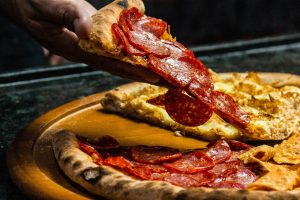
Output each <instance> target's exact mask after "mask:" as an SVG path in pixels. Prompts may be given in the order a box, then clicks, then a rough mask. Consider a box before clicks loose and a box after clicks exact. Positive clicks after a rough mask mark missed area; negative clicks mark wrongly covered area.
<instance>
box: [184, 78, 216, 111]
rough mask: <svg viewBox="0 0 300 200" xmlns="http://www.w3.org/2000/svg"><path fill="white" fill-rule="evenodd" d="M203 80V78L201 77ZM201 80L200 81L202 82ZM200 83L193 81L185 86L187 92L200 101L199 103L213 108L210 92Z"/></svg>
mask: <svg viewBox="0 0 300 200" xmlns="http://www.w3.org/2000/svg"><path fill="white" fill-rule="evenodd" d="M203 79H205V76H203ZM203 79H202V80H203ZM201 82H202V81H200V79H199V80H197V79H194V80H192V81H191V82H190V83H189V85H188V86H187V90H188V92H189V93H191V94H192V95H193V96H195V98H197V99H199V100H201V102H203V103H205V104H206V105H207V106H209V107H211V108H213V101H212V98H211V94H212V90H211V89H209V88H206V87H205V85H203V84H202V83H201Z"/></svg>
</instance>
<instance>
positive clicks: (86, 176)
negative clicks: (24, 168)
mask: <svg viewBox="0 0 300 200" xmlns="http://www.w3.org/2000/svg"><path fill="white" fill-rule="evenodd" d="M52 147H53V151H54V155H55V158H56V160H57V162H58V165H59V166H60V168H61V169H62V171H63V172H64V173H65V174H66V175H67V176H68V177H69V178H70V179H71V180H72V181H74V182H76V183H77V184H79V185H80V186H82V187H83V188H85V189H86V190H87V191H89V192H91V193H94V194H97V195H100V196H103V197H105V198H108V199H120V200H123V199H124V200H138V199H143V200H154V199H155V200H160V199H161V200H175V199H177V200H178V199H189V200H204V199H225V200H226V199H228V200H235V199H249V200H260V199H264V200H266V199H273V200H275V199H278V200H279V199H287V200H289V199H291V200H292V199H293V200H294V199H298V198H300V192H296V191H292V192H284V191H249V190H237V189H212V188H203V187H200V188H188V189H185V188H181V187H178V186H174V185H172V184H170V183H167V182H163V181H144V180H137V179H134V178H132V177H130V176H128V175H126V174H124V173H122V172H120V171H117V170H115V169H113V168H111V167H109V166H99V165H96V164H95V163H93V161H92V159H91V157H90V156H88V155H87V154H85V153H84V152H82V151H81V150H80V149H79V145H78V142H77V139H76V136H75V135H74V134H73V133H71V132H69V131H60V132H57V133H56V134H54V135H53V140H52Z"/></svg>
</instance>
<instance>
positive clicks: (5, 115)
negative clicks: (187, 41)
mask: <svg viewBox="0 0 300 200" xmlns="http://www.w3.org/2000/svg"><path fill="white" fill-rule="evenodd" d="M296 47H297V45H296ZM202 60H203V62H204V63H206V64H207V66H209V67H211V68H212V69H213V70H215V71H217V72H228V71H275V72H289V73H295V74H300V47H299V48H291V49H290V50H283V51H282V50H280V51H275V52H274V51H273V52H268V51H267V50H266V51H262V52H256V53H255V52H254V53H253V52H239V53H237V52H236V53H230V54H224V55H218V56H211V57H203V58H202ZM89 74H90V75H89ZM89 74H78V75H76V76H74V77H71V78H70V77H69V78H61V79H58V80H48V81H46V80H44V81H43V82H42V81H40V82H37V83H27V84H23V85H19V86H5V87H1V84H0V111H1V112H0V113H1V114H0V122H1V123H0V199H24V198H25V197H24V196H23V195H22V193H21V192H20V191H19V190H18V189H17V187H16V186H15V185H14V184H13V183H12V182H11V180H10V178H9V175H8V171H7V168H6V162H5V153H6V150H7V147H8V146H9V145H10V143H11V142H12V140H13V139H14V137H15V135H16V134H17V133H18V132H20V131H21V130H22V129H23V128H24V127H25V126H26V125H27V124H29V123H30V122H31V121H32V120H33V119H35V118H37V117H38V116H40V115H41V114H43V113H45V112H47V111H49V110H51V109H54V108H56V107H57V106H60V105H62V104H65V103H67V102H69V101H72V100H75V99H78V98H83V97H85V96H88V95H90V94H93V93H98V92H101V91H105V90H108V89H111V88H113V87H115V86H117V85H121V84H124V83H127V82H128V80H125V79H122V78H119V77H116V76H112V75H109V74H107V73H103V72H99V73H89Z"/></svg>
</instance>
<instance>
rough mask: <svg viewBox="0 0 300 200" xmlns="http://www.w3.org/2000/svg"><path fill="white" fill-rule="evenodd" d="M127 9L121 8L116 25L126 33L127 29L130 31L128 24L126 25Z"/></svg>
mask: <svg viewBox="0 0 300 200" xmlns="http://www.w3.org/2000/svg"><path fill="white" fill-rule="evenodd" d="M128 12H129V10H123V11H122V12H121V14H120V18H119V22H118V25H119V26H120V27H121V28H122V30H123V31H124V33H125V34H126V33H127V32H128V31H130V29H129V27H128V25H127V20H126V18H127V15H128Z"/></svg>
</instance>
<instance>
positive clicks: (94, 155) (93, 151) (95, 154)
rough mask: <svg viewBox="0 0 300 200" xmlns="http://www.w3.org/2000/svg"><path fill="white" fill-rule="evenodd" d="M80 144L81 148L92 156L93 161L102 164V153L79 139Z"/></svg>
mask: <svg viewBox="0 0 300 200" xmlns="http://www.w3.org/2000/svg"><path fill="white" fill-rule="evenodd" d="M78 145H79V147H80V149H81V150H82V151H83V152H85V153H87V154H88V155H89V156H91V157H92V159H93V162H95V163H97V164H98V165H102V164H103V160H102V157H101V155H100V154H99V152H98V151H97V150H96V149H95V148H94V147H92V146H90V145H88V144H85V143H83V142H81V141H78Z"/></svg>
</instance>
